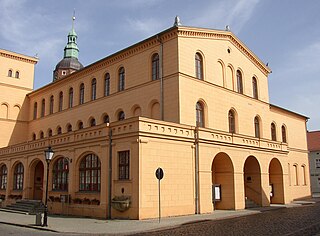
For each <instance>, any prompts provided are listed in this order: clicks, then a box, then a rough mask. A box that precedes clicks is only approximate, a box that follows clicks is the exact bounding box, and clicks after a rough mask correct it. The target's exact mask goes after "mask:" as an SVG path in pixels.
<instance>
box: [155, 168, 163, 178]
mask: <svg viewBox="0 0 320 236" xmlns="http://www.w3.org/2000/svg"><path fill="white" fill-rule="evenodd" d="M156 177H157V179H158V180H161V179H162V178H163V170H162V169H161V168H160V167H159V168H158V169H157V170H156Z"/></svg>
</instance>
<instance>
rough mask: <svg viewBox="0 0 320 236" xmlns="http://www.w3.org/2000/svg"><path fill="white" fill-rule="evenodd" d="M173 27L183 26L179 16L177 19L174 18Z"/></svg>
mask: <svg viewBox="0 0 320 236" xmlns="http://www.w3.org/2000/svg"><path fill="white" fill-rule="evenodd" d="M173 26H175V27H178V26H181V22H180V18H179V16H176V17H175V18H174V24H173Z"/></svg>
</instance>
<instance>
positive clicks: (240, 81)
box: [237, 70, 243, 94]
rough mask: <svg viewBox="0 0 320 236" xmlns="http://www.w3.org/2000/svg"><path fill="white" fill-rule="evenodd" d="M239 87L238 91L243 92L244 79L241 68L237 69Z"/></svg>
mask: <svg viewBox="0 0 320 236" xmlns="http://www.w3.org/2000/svg"><path fill="white" fill-rule="evenodd" d="M237 89H238V93H242V94H243V81H242V74H241V72H240V70H237Z"/></svg>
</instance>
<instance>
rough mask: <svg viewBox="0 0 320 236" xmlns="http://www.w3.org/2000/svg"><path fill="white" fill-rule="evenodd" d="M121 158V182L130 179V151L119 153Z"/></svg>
mask: <svg viewBox="0 0 320 236" xmlns="http://www.w3.org/2000/svg"><path fill="white" fill-rule="evenodd" d="M118 156H119V180H128V179H129V167H130V165H129V164H130V161H129V159H130V151H121V152H118Z"/></svg>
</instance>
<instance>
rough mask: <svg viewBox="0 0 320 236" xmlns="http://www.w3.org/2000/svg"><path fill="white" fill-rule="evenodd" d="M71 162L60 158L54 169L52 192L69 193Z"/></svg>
mask: <svg viewBox="0 0 320 236" xmlns="http://www.w3.org/2000/svg"><path fill="white" fill-rule="evenodd" d="M68 175H69V162H68V160H67V159H66V158H64V157H60V158H59V159H58V160H57V161H56V162H55V163H54V165H53V169H52V190H59V191H68Z"/></svg>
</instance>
